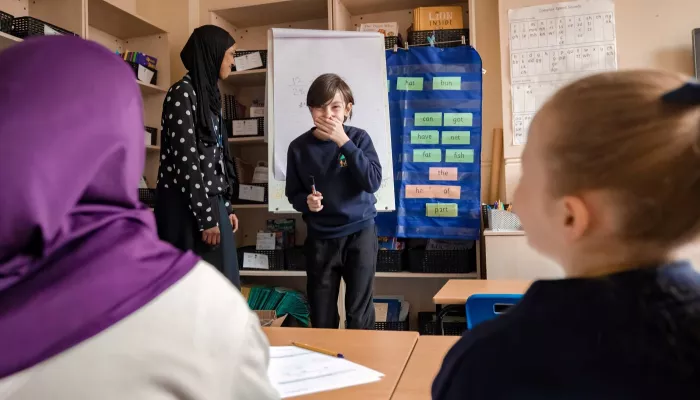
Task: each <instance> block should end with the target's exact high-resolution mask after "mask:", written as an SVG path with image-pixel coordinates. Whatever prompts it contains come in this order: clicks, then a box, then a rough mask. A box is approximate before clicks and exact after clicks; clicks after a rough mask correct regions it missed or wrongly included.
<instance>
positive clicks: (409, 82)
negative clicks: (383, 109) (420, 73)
mask: <svg viewBox="0 0 700 400" xmlns="http://www.w3.org/2000/svg"><path fill="white" fill-rule="evenodd" d="M396 90H423V78H404V77H400V78H398V79H396Z"/></svg>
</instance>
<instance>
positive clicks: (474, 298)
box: [465, 294, 523, 329]
mask: <svg viewBox="0 0 700 400" xmlns="http://www.w3.org/2000/svg"><path fill="white" fill-rule="evenodd" d="M522 298H523V295H522V294H473V295H471V296H469V298H467V303H466V305H465V307H466V313H467V329H472V328H474V327H475V326H477V325H479V324H480V323H482V322H484V321H488V320H490V319H493V318H496V317H497V316H499V315H500V314H504V313H506V312H507V311H508V309H509V308H511V307H513V306H514V305H515V304H517V303H518V302H519V301H520V299H522Z"/></svg>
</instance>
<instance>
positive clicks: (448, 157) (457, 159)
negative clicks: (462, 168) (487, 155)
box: [445, 149, 474, 163]
mask: <svg viewBox="0 0 700 400" xmlns="http://www.w3.org/2000/svg"><path fill="white" fill-rule="evenodd" d="M445 162H451V163H473V162H474V149H462V150H454V149H449V150H445Z"/></svg>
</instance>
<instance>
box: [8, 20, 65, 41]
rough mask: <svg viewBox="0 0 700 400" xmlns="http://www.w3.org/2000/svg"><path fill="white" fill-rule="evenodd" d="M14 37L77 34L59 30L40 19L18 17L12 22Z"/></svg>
mask: <svg viewBox="0 0 700 400" xmlns="http://www.w3.org/2000/svg"><path fill="white" fill-rule="evenodd" d="M12 35H13V36H17V37H18V38H26V37H29V36H46V35H73V36H78V35H76V34H75V33H73V32H71V31H69V30H66V29H63V28H59V27H57V26H56V25H53V24H49V23H48V22H44V21H42V20H40V19H36V18H33V17H18V18H15V19H14V20H13V21H12Z"/></svg>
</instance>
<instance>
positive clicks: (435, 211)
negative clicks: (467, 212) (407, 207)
mask: <svg viewBox="0 0 700 400" xmlns="http://www.w3.org/2000/svg"><path fill="white" fill-rule="evenodd" d="M425 216H426V217H448V218H454V217H456V216H457V203H427V204H426V205H425Z"/></svg>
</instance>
